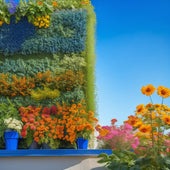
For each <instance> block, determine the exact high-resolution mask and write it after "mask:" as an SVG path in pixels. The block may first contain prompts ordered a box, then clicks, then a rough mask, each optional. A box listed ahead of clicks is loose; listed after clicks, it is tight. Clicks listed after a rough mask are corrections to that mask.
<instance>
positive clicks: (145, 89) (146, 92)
mask: <svg viewBox="0 0 170 170" xmlns="http://www.w3.org/2000/svg"><path fill="white" fill-rule="evenodd" d="M155 90H156V88H155V87H154V86H153V85H151V84H149V85H147V86H146V87H145V86H143V87H142V88H141V92H142V93H143V94H144V95H146V96H151V95H152V94H153V93H154V92H155Z"/></svg>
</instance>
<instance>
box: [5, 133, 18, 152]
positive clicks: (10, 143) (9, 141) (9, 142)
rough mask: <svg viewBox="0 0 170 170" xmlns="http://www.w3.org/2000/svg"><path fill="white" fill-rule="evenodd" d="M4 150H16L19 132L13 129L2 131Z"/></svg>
mask: <svg viewBox="0 0 170 170" xmlns="http://www.w3.org/2000/svg"><path fill="white" fill-rule="evenodd" d="M4 138H5V146H6V150H17V148H18V138H19V133H18V132H16V131H13V130H7V131H5V132H4Z"/></svg>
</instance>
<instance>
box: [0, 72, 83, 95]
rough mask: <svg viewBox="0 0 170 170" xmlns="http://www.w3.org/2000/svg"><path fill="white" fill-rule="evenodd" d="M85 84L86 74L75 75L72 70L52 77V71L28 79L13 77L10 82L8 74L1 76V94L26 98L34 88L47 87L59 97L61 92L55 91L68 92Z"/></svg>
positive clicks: (77, 73)
mask: <svg viewBox="0 0 170 170" xmlns="http://www.w3.org/2000/svg"><path fill="white" fill-rule="evenodd" d="M83 83H84V74H83V73H82V71H79V72H76V73H74V72H73V71H71V70H67V71H66V72H65V73H59V74H57V75H52V73H51V72H50V71H47V72H45V73H40V72H39V73H37V74H35V75H34V77H32V78H26V77H25V76H24V77H22V78H17V77H16V75H13V76H12V81H10V80H9V78H8V74H0V94H1V95H3V96H10V97H13V96H17V95H22V96H26V95H30V94H31V92H32V89H33V88H35V87H37V86H38V87H42V86H44V85H46V87H47V88H46V89H48V87H49V88H50V89H51V93H53V94H54V93H55V94H56V95H55V96H59V92H58V91H53V90H56V89H58V90H61V91H68V90H71V89H73V88H74V87H76V86H78V85H82V84H83ZM44 90H45V89H44ZM44 93H45V92H44Z"/></svg>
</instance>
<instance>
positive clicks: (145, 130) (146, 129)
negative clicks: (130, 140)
mask: <svg viewBox="0 0 170 170" xmlns="http://www.w3.org/2000/svg"><path fill="white" fill-rule="evenodd" d="M151 130H152V127H151V125H142V126H141V127H140V128H139V131H140V132H143V133H150V132H151Z"/></svg>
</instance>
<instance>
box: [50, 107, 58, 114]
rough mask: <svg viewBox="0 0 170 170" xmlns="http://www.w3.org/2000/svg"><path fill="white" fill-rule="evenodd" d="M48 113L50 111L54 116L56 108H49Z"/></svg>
mask: <svg viewBox="0 0 170 170" xmlns="http://www.w3.org/2000/svg"><path fill="white" fill-rule="evenodd" d="M50 111H51V114H56V113H57V107H56V106H51V108H50Z"/></svg>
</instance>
